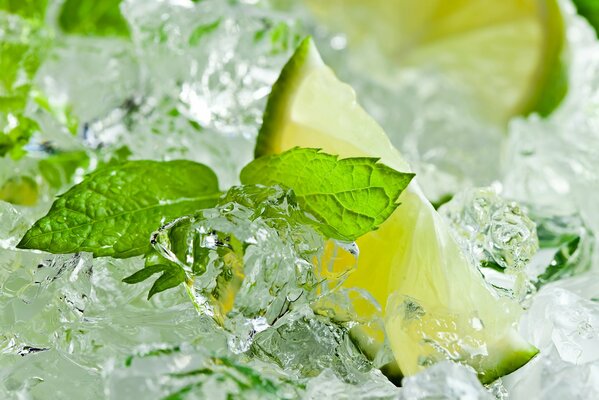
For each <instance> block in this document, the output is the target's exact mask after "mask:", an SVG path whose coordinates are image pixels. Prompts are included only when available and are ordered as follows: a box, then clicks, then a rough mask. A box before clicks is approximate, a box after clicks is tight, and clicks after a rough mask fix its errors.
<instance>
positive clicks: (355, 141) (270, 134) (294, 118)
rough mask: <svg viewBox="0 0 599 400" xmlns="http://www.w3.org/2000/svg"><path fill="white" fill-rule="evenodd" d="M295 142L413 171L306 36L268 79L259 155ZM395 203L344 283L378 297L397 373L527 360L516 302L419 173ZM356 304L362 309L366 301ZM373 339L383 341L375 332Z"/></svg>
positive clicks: (505, 366) (361, 243) (491, 375)
mask: <svg viewBox="0 0 599 400" xmlns="http://www.w3.org/2000/svg"><path fill="white" fill-rule="evenodd" d="M295 146H304V147H318V148H321V149H323V150H324V151H325V152H327V153H331V154H338V155H340V156H341V157H352V156H371V157H379V158H380V159H381V162H383V163H384V164H387V165H388V166H390V167H392V168H395V169H397V170H400V171H409V166H408V164H407V163H406V161H405V160H404V159H403V157H402V156H401V154H400V153H399V151H398V150H396V149H395V148H394V147H393V146H392V145H391V143H390V142H389V140H388V138H387V136H386V135H385V133H384V131H383V130H382V128H381V127H380V126H379V125H378V124H377V123H376V122H375V121H374V120H373V119H372V118H371V117H370V116H369V115H368V114H367V113H366V112H365V111H364V110H363V109H362V108H361V107H360V105H359V104H358V103H357V101H356V97H355V93H354V92H353V90H352V89H351V88H350V87H349V86H348V85H346V84H344V83H342V82H340V81H339V80H338V79H337V78H336V77H335V75H334V73H333V72H332V71H331V69H330V68H328V67H327V66H326V65H325V64H324V63H323V61H322V60H321V58H320V56H319V54H318V51H317V50H316V48H315V46H314V44H313V43H312V41H311V40H310V39H307V40H305V41H304V42H303V43H302V44H301V45H300V47H299V48H298V50H297V51H296V53H295V55H294V56H293V57H292V58H291V60H290V61H289V63H288V64H287V65H286V66H285V68H284V69H283V71H282V73H281V76H280V78H279V80H278V81H277V83H276V84H275V85H274V86H273V90H272V93H271V95H270V97H269V100H268V105H267V108H266V111H265V114H264V123H263V126H262V128H261V130H260V134H259V137H258V140H257V144H256V155H257V156H260V155H264V154H270V153H279V152H282V151H284V150H286V149H289V148H291V147H295ZM399 202H400V203H401V205H400V206H399V207H398V208H397V210H396V211H395V212H394V213H393V215H392V216H391V217H390V218H389V219H388V220H387V221H385V222H384V223H383V224H382V225H381V226H380V228H379V229H378V230H376V231H373V232H370V233H368V234H366V235H364V236H363V237H361V238H360V239H358V241H357V243H358V247H359V250H360V256H359V259H358V267H357V269H356V270H355V271H354V272H353V273H352V274H351V275H350V276H349V278H348V279H347V280H346V281H345V282H344V286H345V287H347V288H361V289H365V290H368V291H369V292H370V294H371V295H372V296H373V297H374V298H375V299H376V300H377V301H378V302H379V304H380V305H381V307H382V309H383V314H384V316H385V330H386V333H387V336H388V339H389V342H390V344H391V347H392V349H393V352H394V355H395V358H396V361H397V363H398V365H399V367H400V369H401V371H402V372H403V373H404V374H413V373H416V372H418V371H420V370H422V369H423V368H425V367H426V366H427V365H430V364H431V363H434V362H436V361H438V360H441V359H446V358H450V359H454V360H457V361H461V362H465V363H468V364H470V365H471V366H473V367H474V368H475V369H476V370H477V371H478V373H479V374H480V377H481V380H483V381H490V380H492V379H495V378H496V377H498V376H501V375H503V374H506V373H509V372H511V371H513V370H514V369H516V368H518V367H520V366H522V365H523V364H525V363H526V362H527V361H528V360H529V359H530V358H531V357H532V356H534V354H536V352H537V350H536V349H535V348H534V347H533V346H530V345H529V344H528V343H526V342H524V341H523V340H522V339H520V338H519V336H518V335H517V333H516V332H515V331H514V329H513V323H514V322H515V321H516V320H517V317H518V315H519V312H520V308H519V306H518V305H517V304H516V303H514V302H512V301H511V300H509V299H505V298H499V297H498V296H496V295H495V294H494V292H492V291H491V290H489V289H488V288H487V286H486V283H485V281H484V279H483V278H482V275H481V274H480V272H479V271H478V270H477V269H476V268H474V267H472V266H470V265H469V264H468V262H467V261H466V260H465V258H464V257H463V255H462V254H461V252H460V249H459V248H458V246H457V244H456V242H455V241H454V240H453V239H452V237H451V235H450V233H449V230H448V227H447V226H446V225H445V223H444V221H443V220H442V219H441V217H440V216H439V214H437V212H436V211H435V209H434V208H433V207H432V206H431V204H430V203H429V202H428V200H427V199H426V198H425V197H424V195H423V194H422V192H421V190H420V188H419V187H418V184H417V183H416V181H413V182H412V183H411V184H410V185H409V186H408V188H407V189H406V190H405V191H404V192H403V193H402V195H401V196H400V198H399ZM388 299H389V301H390V302H389V303H388ZM354 306H355V308H357V309H358V311H359V312H360V311H362V312H364V310H366V308H364V307H366V305H365V303H364V307H362V305H360V304H358V305H356V304H354ZM360 307H362V308H364V310H360ZM361 335H363V336H364V337H363V338H362V339H364V343H365V347H368V350H369V351H374V350H373V349H376V348H377V345H376V343H373V340H372V338H368V337H366V335H368V333H367V331H366V330H365V331H364V332H362V333H361ZM358 336H360V334H358ZM378 342H379V345H381V344H382V343H380V342H381V340H380V338H379V339H378Z"/></svg>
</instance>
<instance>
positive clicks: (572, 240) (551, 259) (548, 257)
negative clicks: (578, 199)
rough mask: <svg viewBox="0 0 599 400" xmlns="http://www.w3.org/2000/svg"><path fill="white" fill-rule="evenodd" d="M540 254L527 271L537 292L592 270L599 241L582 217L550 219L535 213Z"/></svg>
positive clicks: (549, 216)
mask: <svg viewBox="0 0 599 400" xmlns="http://www.w3.org/2000/svg"><path fill="white" fill-rule="evenodd" d="M532 216H533V219H534V220H535V222H536V224H537V234H538V236H539V246H540V247H541V250H540V251H539V252H538V253H537V254H536V255H535V257H534V258H533V260H532V261H531V263H530V265H529V266H528V267H527V274H528V275H529V277H530V278H531V279H533V280H535V281H536V282H535V286H536V287H537V288H539V287H541V286H543V285H545V284H547V283H549V282H553V281H556V280H559V279H564V278H567V277H570V276H574V275H578V274H581V273H584V272H586V271H588V270H589V269H590V268H591V263H592V257H593V252H594V250H595V245H596V240H595V237H594V234H593V233H592V232H591V231H590V230H589V228H588V227H587V226H586V224H585V223H584V222H583V221H582V218H581V217H580V215H577V214H574V215H551V213H548V212H547V211H546V210H545V211H544V212H543V211H539V210H534V209H533V211H532Z"/></svg>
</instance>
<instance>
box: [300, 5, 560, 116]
mask: <svg viewBox="0 0 599 400" xmlns="http://www.w3.org/2000/svg"><path fill="white" fill-rule="evenodd" d="M306 2H307V4H308V5H309V7H310V9H311V10H313V12H314V14H315V15H316V16H317V17H318V19H319V20H320V21H322V22H324V24H326V25H327V26H329V27H331V28H332V29H333V30H334V31H340V32H344V33H345V34H346V35H347V38H348V43H349V49H350V55H352V56H353V57H351V61H352V62H353V64H356V67H358V68H359V69H360V70H361V71H364V72H365V73H367V74H368V75H369V76H372V77H374V78H376V79H379V80H382V81H383V82H384V83H385V84H393V83H394V81H395V80H396V74H397V72H398V68H397V67H399V68H410V67H419V68H422V67H427V66H431V67H434V68H438V69H440V70H442V71H443V72H444V73H446V74H448V75H449V76H451V77H452V78H454V79H457V80H458V82H460V83H462V84H465V85H466V86H467V87H469V88H470V89H471V90H472V92H473V94H474V95H475V98H476V100H477V101H479V102H480V103H481V104H482V105H483V107H482V108H483V109H484V110H486V111H487V114H488V116H489V117H490V118H494V119H497V120H499V121H505V120H507V119H508V118H509V117H511V116H513V115H517V114H525V113H528V112H530V111H540V112H541V113H547V112H549V111H551V110H550V108H552V107H555V105H556V104H548V103H547V97H548V94H549V93H551V92H555V89H554V87H555V86H556V85H559V84H561V83H563V82H556V79H558V78H559V73H560V71H562V68H563V66H562V64H561V61H560V57H561V52H562V48H563V45H564V36H565V34H564V26H563V21H562V17H561V14H560V10H559V7H558V4H557V1H556V0H502V1H489V0H450V1H448V0H418V1H414V0H326V1H323V0H306ZM552 87H553V88H552ZM552 95H554V94H552ZM559 100H561V98H556V99H553V102H559Z"/></svg>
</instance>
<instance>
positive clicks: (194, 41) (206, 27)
mask: <svg viewBox="0 0 599 400" xmlns="http://www.w3.org/2000/svg"><path fill="white" fill-rule="evenodd" d="M221 21H222V18H218V19H216V20H215V21H213V22H210V23H208V24H202V25H199V26H198V27H196V28H195V29H194V30H193V32H191V35H189V45H190V46H197V45H198V43H200V40H201V39H202V37H204V36H205V35H208V34H209V33H211V32H214V31H215V30H216V29H218V27H219V25H220V23H221Z"/></svg>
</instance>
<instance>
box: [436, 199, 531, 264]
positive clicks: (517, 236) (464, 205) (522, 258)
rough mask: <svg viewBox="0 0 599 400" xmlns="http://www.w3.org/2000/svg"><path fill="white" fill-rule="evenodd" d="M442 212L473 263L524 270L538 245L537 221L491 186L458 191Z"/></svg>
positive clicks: (440, 211) (442, 207)
mask: <svg viewBox="0 0 599 400" xmlns="http://www.w3.org/2000/svg"><path fill="white" fill-rule="evenodd" d="M439 213H440V214H441V215H442V216H444V217H445V219H446V220H447V221H448V222H449V224H450V226H451V228H452V230H453V232H454V233H455V235H454V237H455V238H456V240H457V241H458V243H459V244H460V246H461V247H462V248H463V249H464V253H465V254H467V255H469V256H470V257H471V261H472V263H473V265H481V264H482V265H483V266H488V265H490V264H492V265H493V266H494V268H498V269H502V270H507V271H506V272H516V271H521V270H523V269H524V267H525V266H526V264H527V263H528V262H529V261H530V259H531V258H532V257H533V256H534V254H535V253H536V251H537V250H538V248H539V241H538V238H537V232H536V226H535V223H534V222H533V221H532V220H531V219H530V218H529V217H528V215H527V214H526V212H525V211H524V209H522V207H521V206H519V205H518V204H517V203H515V202H512V201H508V200H505V199H503V198H501V197H500V196H499V195H498V194H497V193H496V192H495V191H494V190H493V189H491V188H485V189H469V190H465V191H463V192H461V193H458V194H457V195H456V196H455V197H454V198H453V199H452V200H451V201H450V202H448V203H446V204H444V205H443V206H441V208H440V209H439Z"/></svg>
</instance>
